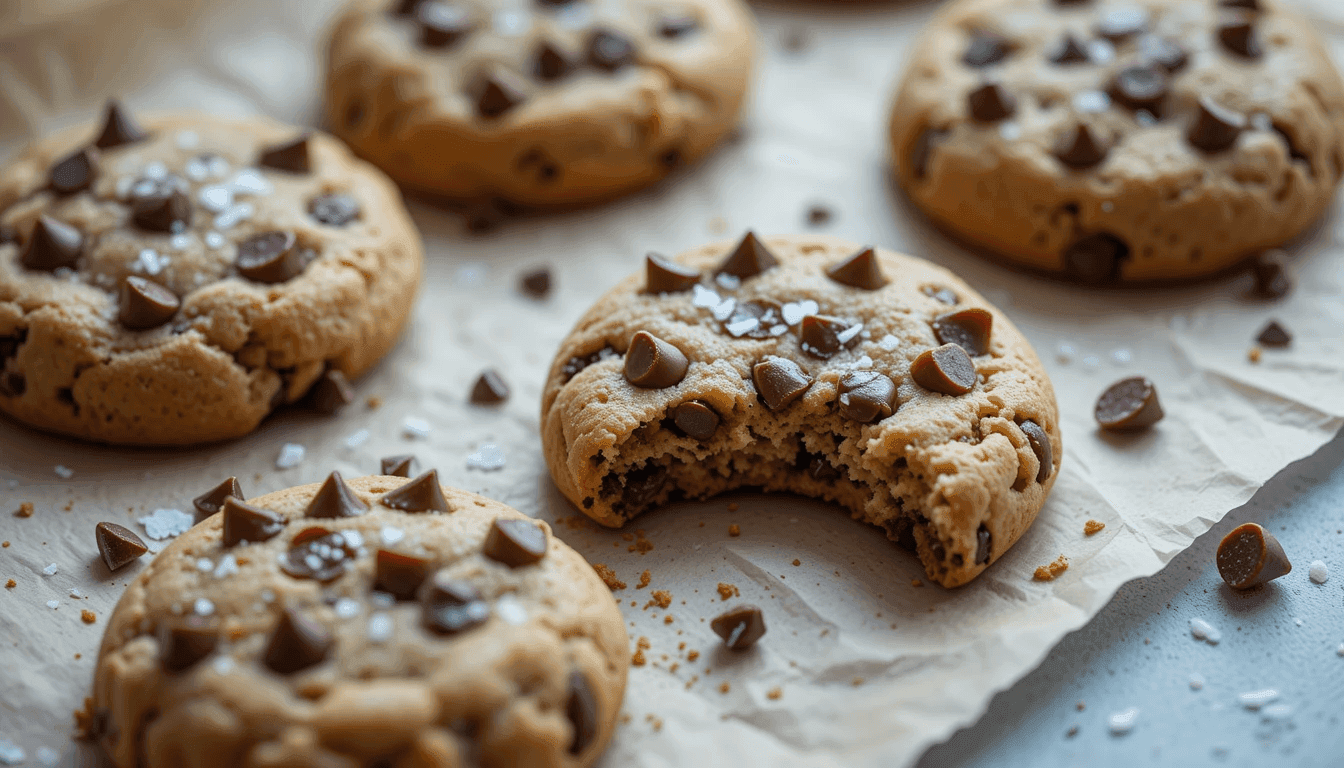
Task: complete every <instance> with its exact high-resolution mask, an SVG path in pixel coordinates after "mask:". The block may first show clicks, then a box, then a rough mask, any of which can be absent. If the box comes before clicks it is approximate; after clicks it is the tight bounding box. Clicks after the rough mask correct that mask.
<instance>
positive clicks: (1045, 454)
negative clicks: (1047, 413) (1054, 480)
mask: <svg viewBox="0 0 1344 768" xmlns="http://www.w3.org/2000/svg"><path fill="white" fill-rule="evenodd" d="M1017 426H1018V429H1021V430H1022V434H1024V435H1026V436H1027V444H1028V445H1030V446H1031V452H1032V453H1034V454H1036V463H1037V464H1039V465H1040V468H1039V469H1037V470H1036V482H1038V483H1044V482H1045V481H1046V479H1047V478H1048V477H1050V473H1051V472H1053V471H1054V469H1055V449H1054V448H1053V447H1052V446H1051V445H1050V436H1049V435H1047V434H1046V433H1045V430H1044V429H1042V428H1041V425H1040V424H1037V423H1036V422H1034V421H1032V420H1031V419H1024V420H1023V421H1022V423H1021V424H1019V425H1017Z"/></svg>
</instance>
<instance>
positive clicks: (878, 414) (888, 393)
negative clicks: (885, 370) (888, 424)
mask: <svg viewBox="0 0 1344 768" xmlns="http://www.w3.org/2000/svg"><path fill="white" fill-rule="evenodd" d="M839 403H840V415H841V416H843V417H845V418H846V419H852V420H854V421H857V422H859V423H860V424H871V423H872V422H875V421H881V420H882V419H885V418H887V417H888V416H890V415H891V414H892V413H894V412H895V410H896V382H894V381H892V380H891V378H890V377H888V376H886V375H884V374H881V373H878V372H877V371H851V372H849V373H846V374H845V375H844V376H841V377H840V400H839Z"/></svg>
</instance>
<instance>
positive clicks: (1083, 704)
mask: <svg viewBox="0 0 1344 768" xmlns="http://www.w3.org/2000/svg"><path fill="white" fill-rule="evenodd" d="M1073 706H1075V707H1077V708H1078V711H1079V712H1082V711H1083V710H1085V709H1087V702H1085V701H1080V702H1078V703H1077V704H1074V705H1073Z"/></svg>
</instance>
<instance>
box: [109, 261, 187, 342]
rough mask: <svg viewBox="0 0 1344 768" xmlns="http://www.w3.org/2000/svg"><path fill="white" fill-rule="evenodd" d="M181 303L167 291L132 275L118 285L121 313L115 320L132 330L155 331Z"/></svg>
mask: <svg viewBox="0 0 1344 768" xmlns="http://www.w3.org/2000/svg"><path fill="white" fill-rule="evenodd" d="M181 306H182V302H181V301H180V300H179V299H178V298H177V296H176V295H175V294H174V293H173V292H172V291H170V290H168V289H167V288H164V287H163V286H162V285H159V284H158V283H155V282H151V281H149V280H146V279H145V278H143V277H137V276H135V275H131V276H129V277H127V278H126V281H125V282H123V283H122V284H121V310H120V312H119V313H118V314H117V320H118V321H119V322H120V323H121V325H122V327H124V328H127V329H129V330H132V331H143V330H148V329H150V328H157V327H159V326H160V325H163V324H164V323H166V322H168V321H169V320H171V319H173V315H175V314H177V310H178V309H179V308H180V307H181Z"/></svg>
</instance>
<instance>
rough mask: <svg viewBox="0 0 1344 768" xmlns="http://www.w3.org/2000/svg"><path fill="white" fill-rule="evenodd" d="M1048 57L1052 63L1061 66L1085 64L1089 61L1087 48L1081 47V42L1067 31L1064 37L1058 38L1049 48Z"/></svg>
mask: <svg viewBox="0 0 1344 768" xmlns="http://www.w3.org/2000/svg"><path fill="white" fill-rule="evenodd" d="M1049 57H1050V62H1051V63H1052V64H1058V65H1060V66H1062V67H1067V66H1071V65H1074V64H1087V63H1088V62H1089V61H1090V59H1089V58H1088V55H1087V49H1086V48H1084V47H1083V44H1082V43H1080V42H1078V38H1076V37H1074V36H1073V35H1072V34H1069V33H1068V32H1065V33H1064V37H1062V38H1060V40H1059V42H1057V43H1055V45H1054V47H1053V48H1051V50H1050V54H1049Z"/></svg>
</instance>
